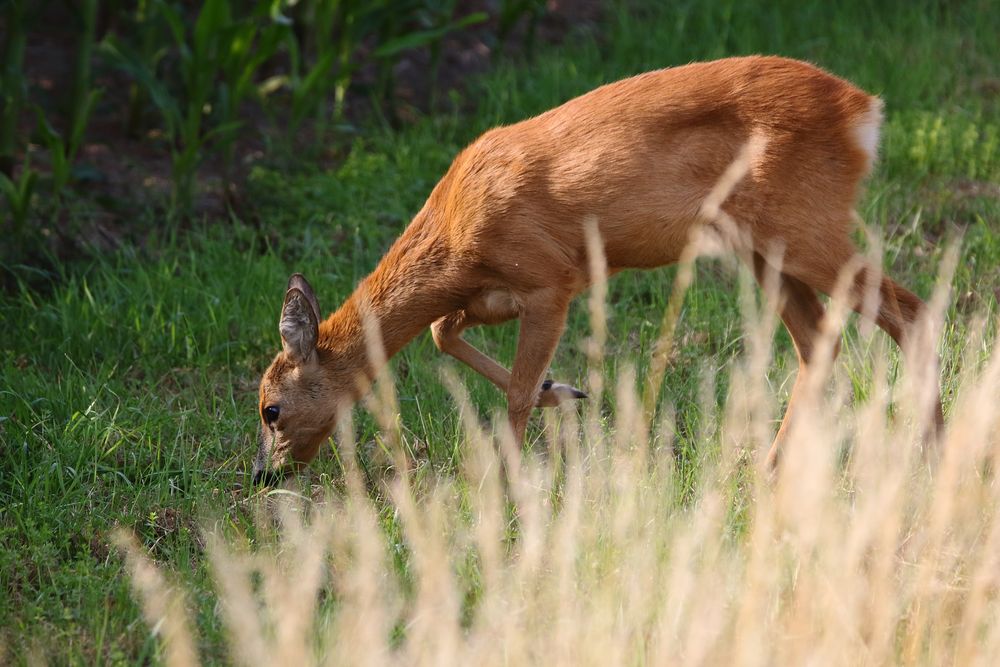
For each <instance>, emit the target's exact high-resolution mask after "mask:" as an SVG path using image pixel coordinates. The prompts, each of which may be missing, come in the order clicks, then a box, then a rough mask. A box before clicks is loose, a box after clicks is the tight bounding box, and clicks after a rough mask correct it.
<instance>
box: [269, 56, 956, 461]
mask: <svg viewBox="0 0 1000 667" xmlns="http://www.w3.org/2000/svg"><path fill="white" fill-rule="evenodd" d="M880 118H881V102H880V101H879V100H878V99H877V98H874V97H872V96H870V95H868V94H867V93H865V92H863V91H861V90H859V89H858V88H856V87H854V86H852V85H851V84H849V83H847V82H846V81H843V80H842V79H839V78H836V77H834V76H832V75H830V74H828V73H826V72H824V71H823V70H820V69H818V68H816V67H814V66H812V65H809V64H806V63H802V62H797V61H793V60H787V59H783V58H775V57H746V58H731V59H726V60H719V61H715V62H709V63H696V64H692V65H687V66H684V67H677V68H672V69H665V70H660V71H656V72H649V73H647V74H642V75H639V76H636V77H633V78H631V79H626V80H624V81H619V82H617V83H613V84H609V85H606V86H602V87H601V88H598V89H596V90H594V91H592V92H590V93H588V94H586V95H583V96H581V97H578V98H576V99H573V100H570V101H569V102H567V103H565V104H563V105H562V106H560V107H557V108H555V109H552V110H551V111H548V112H546V113H544V114H541V115H540V116H537V117H535V118H531V119H529V120H526V121H523V122H520V123H517V124H515V125H511V126H508V127H500V128H496V129H493V130H490V131H489V132H486V133H485V134H483V135H482V136H481V137H480V138H479V139H477V140H476V141H475V142H473V143H472V144H471V145H470V146H469V147H467V148H466V149H465V150H463V151H462V152H461V153H460V154H459V155H458V156H457V157H456V158H455V161H454V162H453V163H452V165H451V167H450V168H449V170H448V172H447V173H446V174H445V176H444V177H443V178H442V179H441V181H440V182H439V183H438V184H437V186H436V187H435V188H434V190H433V192H432V193H431V195H430V197H429V198H428V200H427V203H426V204H425V205H424V207H423V208H422V209H421V210H420V212H419V213H417V215H416V216H415V218H414V219H413V222H412V223H411V224H410V225H409V227H407V229H406V230H405V231H404V232H403V234H402V236H400V238H399V239H398V240H397V241H396V242H395V244H393V246H392V247H391V248H390V250H389V251H388V253H387V254H386V256H385V257H384V258H383V259H382V261H381V262H379V264H378V266H377V267H376V268H375V270H374V271H373V272H372V274H371V275H369V276H368V277H367V278H365V279H364V281H363V282H362V283H361V285H359V287H358V289H357V291H355V293H354V294H353V295H352V296H351V297H350V298H349V299H348V300H347V301H346V302H345V303H344V305H343V306H341V307H340V309H338V310H337V311H336V312H335V313H334V314H332V315H331V316H330V317H329V318H327V319H326V320H325V321H323V322H322V323H319V325H318V331H317V334H318V337H317V344H316V350H315V355H314V356H313V357H311V358H309V359H307V360H305V361H303V362H301V363H294V362H292V361H290V359H289V356H290V355H289V347H288V345H289V343H288V341H286V351H285V352H282V353H281V354H279V355H278V357H277V358H276V359H275V360H274V362H273V364H272V366H271V368H269V369H268V371H267V373H266V374H265V377H264V380H263V381H262V382H261V389H260V395H261V409H263V408H264V407H266V406H268V405H272V404H274V405H280V406H281V418H280V419H279V420H278V423H277V424H276V425H275V428H274V429H273V430H271V431H269V430H268V429H269V427H268V425H267V424H263V425H262V430H263V432H264V433H265V434H267V433H270V435H269V436H268V438H269V439H270V441H271V442H272V443H273V451H269V452H265V453H264V458H265V459H267V458H268V456H269V458H270V465H271V466H274V467H280V466H281V465H283V464H285V463H286V462H287V460H288V456H289V454H290V456H291V458H292V459H294V460H296V461H308V460H310V459H311V458H312V457H313V456H314V455H315V453H316V451H317V449H318V447H319V444H320V443H321V442H322V441H323V440H324V439H325V438H326V437H327V436H328V435H329V433H330V432H331V430H332V428H333V415H334V413H335V408H334V406H335V405H336V404H338V402H344V403H345V404H346V403H350V402H351V401H354V400H356V399H357V398H358V396H359V393H360V392H361V391H363V390H364V385H360V386H359V384H358V382H357V380H356V377H357V376H361V377H363V378H365V379H366V381H370V380H371V378H373V377H374V373H375V371H376V370H377V369H376V368H374V364H373V363H372V362H371V361H370V360H369V359H368V355H367V353H366V351H365V342H364V340H363V339H364V336H363V327H362V320H361V309H362V307H363V304H364V302H365V300H367V302H368V303H369V304H370V305H369V307H370V309H371V313H372V315H373V316H374V318H375V320H376V321H377V322H378V324H379V328H380V331H381V335H382V339H383V342H384V345H385V351H386V356H387V357H389V356H392V355H393V354H395V353H396V352H397V351H398V350H399V349H400V348H402V347H403V346H404V345H405V344H406V343H407V342H409V341H410V340H411V339H413V338H414V337H415V336H416V335H417V334H419V333H420V332H421V331H423V330H424V329H426V328H428V327H431V330H432V333H433V336H434V341H435V343H436V344H437V345H438V347H439V348H441V349H442V350H443V351H445V352H448V353H450V354H452V355H453V356H455V357H457V358H458V359H460V360H462V361H464V362H466V363H468V364H469V365H470V366H472V367H473V368H475V369H476V370H477V371H479V372H481V373H483V375H485V376H486V377H487V378H489V379H490V380H491V381H492V382H494V383H495V384H496V385H497V386H498V387H500V388H501V389H502V390H503V391H505V392H506V394H507V398H508V412H509V418H510V423H511V427H512V429H513V432H514V434H515V436H516V437H517V438H518V439H521V438H523V435H524V430H525V425H526V422H527V418H528V415H529V413H530V411H531V409H532V408H533V407H535V406H536V405H554V404H555V403H558V402H559V400H561V399H563V398H566V397H571V396H574V395H575V394H574V393H573V391H574V390H572V388H571V387H566V386H565V385H554V386H553V387H549V388H545V389H542V390H541V391H540V387H541V382H542V379H543V374H544V372H545V369H546V368H547V367H548V364H549V362H550V361H551V358H552V355H553V353H554V351H555V347H556V344H557V342H558V340H559V337H560V334H561V333H562V331H563V327H564V323H565V318H566V312H567V309H568V307H569V303H570V301H571V300H572V299H573V297H574V296H575V295H577V294H578V293H579V292H580V291H582V290H584V289H585V288H586V287H587V285H588V280H589V276H588V263H587V255H586V242H585V236H584V224H583V221H584V219H585V218H586V217H587V216H594V217H596V219H597V220H598V223H599V231H600V234H601V238H602V241H603V243H604V247H605V253H606V256H607V261H608V269H609V271H610V272H611V273H614V272H617V271H620V270H622V269H626V268H650V267H656V266H662V265H665V264H670V263H672V262H675V261H677V259H678V258H679V256H680V253H681V251H682V249H683V248H684V247H685V245H686V244H687V242H688V239H689V235H690V233H691V230H692V227H693V226H695V225H696V224H698V223H699V222H702V219H701V218H700V216H699V210H700V207H701V205H702V203H703V201H704V200H705V197H706V195H707V194H708V193H709V191H710V190H711V189H712V187H713V186H714V185H715V184H716V182H717V181H718V180H719V177H720V175H722V173H723V172H724V171H725V170H726V168H727V167H728V166H729V165H730V164H731V163H732V162H733V160H734V158H735V156H736V155H737V153H738V152H739V151H740V149H741V147H743V146H744V145H745V144H747V142H748V140H749V139H750V138H751V136H756V137H762V138H763V139H765V140H766V144H765V148H764V151H763V153H762V154H761V155H759V156H758V157H757V158H756V159H755V161H754V162H753V164H752V166H751V168H750V171H749V173H748V174H747V175H746V176H745V177H744V178H743V179H742V180H741V181H740V182H739V183H738V184H737V186H736V187H735V189H734V190H733V191H732V192H731V193H730V195H729V196H728V197H727V198H726V200H725V202H724V203H723V205H722V209H723V211H724V212H725V213H726V214H728V215H729V216H730V217H731V218H732V219H734V220H735V221H737V223H738V224H739V225H740V226H741V228H742V229H744V230H745V231H746V232H747V233H748V235H749V238H750V239H751V244H752V246H753V250H754V252H755V253H756V255H755V258H756V259H755V260H754V261H753V263H754V264H755V269H756V270H757V273H758V275H759V276H763V273H764V260H763V256H765V255H766V253H767V252H768V251H769V250H770V249H771V248H772V247H774V246H775V245H776V244H777V245H780V246H781V247H783V248H784V249H785V251H784V258H783V264H782V266H781V279H780V283H781V285H780V287H781V290H782V293H783V295H784V304H783V307H782V310H781V316H782V319H783V321H784V322H785V324H786V326H787V327H788V329H789V331H790V332H791V335H792V337H793V339H794V342H795V346H796V349H797V350H798V353H799V359H800V364H801V369H802V372H801V373H800V378H799V381H800V382H801V378H802V376H804V375H805V373H806V371H807V370H808V368H809V365H810V360H811V350H812V347H813V341H814V339H815V337H816V335H817V332H818V325H819V321H820V320H821V318H822V317H823V313H824V309H823V306H822V304H821V303H820V301H819V300H818V298H817V295H816V294H817V291H820V292H825V293H830V291H831V290H832V289H833V287H834V284H835V281H836V279H837V276H838V275H839V272H840V271H841V269H842V268H843V267H845V265H847V264H848V263H849V262H851V261H852V259H855V258H856V255H857V253H856V249H855V247H854V245H853V244H852V242H851V240H850V237H849V230H850V228H851V225H852V216H853V210H854V206H855V202H856V199H857V197H858V192H859V187H860V183H861V181H862V179H863V178H864V176H865V175H866V172H867V171H868V169H869V167H870V164H871V161H872V159H873V158H874V146H873V145H872V146H865V145H864V141H863V140H859V138H858V136H859V135H858V132H859V127H861V128H862V129H866V130H868V131H870V132H871V133H872V138H873V140H874V137H876V136H877V130H878V122H879V120H880ZM866 123H867V124H868V125H866ZM303 282H304V281H303ZM863 284H864V281H863V276H861V277H859V280H858V285H859V286H860V285H863ZM296 290H300V291H303V290H304V291H308V292H309V295H308V296H309V297H310V298H311V299H313V301H312V303H315V301H314V298H313V297H312V296H311V290H309V289H308V286H307V285H306V286H303V284H302V283H296V284H295V285H294V286H293V285H292V284H290V290H289V294H293V292H294V291H296ZM856 297H857V301H858V303H860V287H859V288H858V292H857V294H856ZM881 297H882V303H881V307H880V309H879V311H878V318H877V321H878V324H879V325H880V326H882V327H883V328H884V329H885V330H886V331H887V332H888V333H889V334H890V335H891V336H892V337H893V338H894V339H895V340H896V341H902V338H903V336H904V335H905V332H906V329H907V328H908V327H909V326H911V325H912V324H913V322H914V321H915V320H916V319H917V317H918V316H919V315H920V314H921V313H922V312H923V310H924V305H923V303H922V302H921V301H920V300H919V299H918V298H917V297H916V296H914V295H913V294H912V293H910V292H908V291H907V290H905V289H904V288H902V287H900V286H899V285H897V284H896V283H894V282H892V280H891V279H889V278H887V277H886V278H883V279H882V285H881ZM295 303H298V304H299V307H301V304H302V303H305V301H304V300H299V301H296V302H295ZM287 304H288V300H287V299H286V308H287ZM299 314H300V315H301V313H299ZM293 315H294V313H293ZM283 317H284V316H283ZM513 318H520V320H521V333H520V339H519V342H518V348H517V354H516V357H515V360H514V364H513V369H512V371H511V372H508V371H507V370H506V369H504V368H503V367H501V366H500V365H499V364H497V363H496V362H494V361H493V360H491V359H489V358H488V357H486V356H485V355H483V354H482V353H480V352H479V351H478V350H475V348H473V347H472V346H471V345H469V344H468V343H466V342H465V341H463V340H462V339H461V338H460V334H461V332H462V330H463V329H465V328H466V327H469V326H474V325H477V324H495V323H499V322H503V321H505V320H509V319H513ZM300 319H302V320H303V321H308V320H309V318H308V317H303V318H300ZM283 322H284V319H283ZM293 356H294V355H293ZM796 386H798V385H796ZM797 395H798V394H797V392H796V391H795V390H793V392H792V396H791V404H790V406H789V414H791V413H792V412H793V410H792V408H793V406H794V403H795V400H796V398H797ZM936 423H938V424H940V407H938V408H937V414H936ZM787 424H788V420H787V419H786V420H785V423H783V425H782V427H781V429H780V430H779V434H778V437H777V438H776V441H775V446H774V447H773V448H772V452H771V456H772V460H773V457H774V456H775V455H776V453H777V445H778V442H779V441H780V440H781V439H782V437H783V435H784V434H785V433H786V431H787ZM265 439H267V438H265V437H263V436H262V444H261V448H262V451H263V450H264V449H266V447H265V442H264V441H265ZM268 447H270V445H269V446H268Z"/></svg>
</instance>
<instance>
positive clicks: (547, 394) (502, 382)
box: [431, 308, 587, 408]
mask: <svg viewBox="0 0 1000 667" xmlns="http://www.w3.org/2000/svg"><path fill="white" fill-rule="evenodd" d="M516 317H518V311H517V309H516V308H514V309H512V310H510V311H505V312H498V311H496V310H494V311H491V316H490V318H489V320H488V321H484V320H483V319H482V318H480V317H476V316H475V315H473V314H470V313H469V311H467V310H456V311H455V312H453V313H450V314H448V315H446V316H444V317H442V318H441V319H439V320H437V321H436V322H434V324H432V325H431V336H432V337H433V338H434V344H435V345H437V347H438V349H439V350H441V351H442V352H444V353H445V354H449V355H451V356H452V357H454V358H455V359H458V360H459V361H461V362H462V363H464V364H466V365H467V366H469V367H470V368H472V369H473V370H475V371H476V372H478V373H479V374H480V375H482V376H483V377H485V378H486V379H487V380H489V381H490V382H492V383H493V384H494V385H496V386H497V387H498V388H499V389H500V391H502V392H504V393H505V394H506V393H507V392H508V387H509V385H510V371H508V370H507V369H506V368H504V367H503V366H501V365H500V364H498V363H497V362H496V361H494V360H493V359H492V358H490V357H489V356H487V355H486V354H483V353H482V352H480V351H479V350H478V349H476V348H475V347H474V346H473V345H471V344H470V343H469V342H467V341H466V340H464V339H463V338H462V332H463V331H464V330H465V329H467V328H469V327H472V326H476V325H479V324H499V323H501V322H505V321H507V320H511V319H514V318H516ZM586 396H587V395H586V394H585V393H584V392H582V391H580V390H579V389H577V388H576V387H572V386H570V385H568V384H561V383H558V382H552V381H551V380H546V381H545V382H543V383H542V385H541V388H540V390H539V392H538V396H537V397H536V399H535V407H540V408H541V407H554V406H556V405H559V404H560V403H562V402H563V401H566V400H571V399H575V398H586Z"/></svg>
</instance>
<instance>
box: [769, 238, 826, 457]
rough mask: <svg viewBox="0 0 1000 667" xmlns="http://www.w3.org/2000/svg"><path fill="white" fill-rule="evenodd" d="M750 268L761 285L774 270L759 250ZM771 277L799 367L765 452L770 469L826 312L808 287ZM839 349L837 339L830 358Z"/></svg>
mask: <svg viewBox="0 0 1000 667" xmlns="http://www.w3.org/2000/svg"><path fill="white" fill-rule="evenodd" d="M753 269H754V276H755V277H756V278H757V281H758V282H759V283H760V284H761V286H767V285H768V283H769V281H770V279H771V276H770V275H769V272H770V271H774V269H772V268H769V267H768V266H767V263H766V262H765V260H764V258H763V256H761V255H760V253H757V252H754V254H753ZM775 277H776V278H777V279H778V289H779V304H780V306H779V307H780V312H779V315H780V317H781V321H782V322H783V323H784V325H785V328H786V329H788V333H789V334H790V335H791V337H792V343H793V344H794V345H795V353H796V355H797V356H798V359H799V370H798V373H797V374H796V376H795V383H794V384H793V385H792V392H791V394H790V395H789V397H788V405H787V407H786V408H785V415H784V417H783V418H782V420H781V426H779V427H778V433H777V435H775V436H774V441H773V442H772V443H771V448H770V449H769V450H768V452H767V459H766V465H767V467H768V469H774V467H775V466H776V465H777V464H778V457H779V455H780V453H781V449H782V447H783V446H784V442H785V441H786V440H787V438H788V433H789V429H790V426H791V424H792V420H793V419H795V418H796V412H797V410H798V404H799V403H800V402H801V400H802V395H803V394H804V393H805V391H806V390H805V387H806V386H807V383H808V382H809V374H810V372H811V371H812V370H813V369H814V368H815V366H816V365H817V364H816V362H817V359H816V357H815V354H816V342H817V340H818V338H819V336H820V326H821V323H822V320H823V316H824V314H825V313H826V310H825V309H824V308H823V304H822V303H821V302H820V300H819V297H818V296H817V294H816V290H814V289H813V288H812V287H810V286H809V285H807V284H805V283H804V282H802V281H801V280H799V279H797V278H794V277H792V276H790V275H788V274H787V273H781V272H778V273H777V275H776V276H775ZM839 352H840V343H839V342H837V343H836V344H835V345H834V347H833V350H832V355H833V357H834V358H836V356H837V354H839Z"/></svg>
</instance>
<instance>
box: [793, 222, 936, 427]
mask: <svg viewBox="0 0 1000 667" xmlns="http://www.w3.org/2000/svg"><path fill="white" fill-rule="evenodd" d="M822 248H823V251H822V252H821V253H815V255H816V258H817V259H818V258H819V257H822V258H823V259H822V260H819V261H814V262H812V263H811V264H804V263H801V262H790V263H787V264H786V270H788V271H789V272H790V273H793V274H794V275H795V276H796V277H797V278H799V279H800V280H802V281H803V282H805V283H806V284H808V285H809V286H811V287H813V288H814V289H816V290H819V291H820V292H825V293H826V294H832V293H834V292H835V291H836V290H837V287H838V280H839V278H840V272H841V271H842V270H844V269H845V268H847V267H848V266H849V265H850V264H851V262H852V261H853V262H856V263H857V265H858V266H859V267H860V270H857V271H856V272H855V275H854V277H853V281H852V283H851V287H850V293H849V295H848V298H849V304H850V306H851V308H853V309H854V310H856V311H857V312H858V313H859V314H861V315H868V314H869V313H867V312H866V296H867V293H868V292H869V290H870V289H871V285H870V283H871V282H872V280H871V279H872V275H873V274H872V273H871V272H872V271H874V269H873V267H871V266H870V265H869V264H868V263H867V262H865V261H864V260H862V259H861V258H860V257H858V254H857V250H856V249H855V247H854V244H853V243H851V242H850V240H849V239H848V238H847V237H846V236H845V237H844V238H842V239H833V240H832V241H829V240H828V241H827V242H825V243H824V244H823V246H822ZM789 259H790V260H791V257H789ZM793 266H794V268H791V267H793ZM877 296H878V306H877V310H876V311H875V323H876V324H877V325H878V326H879V327H880V328H881V329H882V330H883V331H885V332H886V333H887V334H889V336H890V337H891V338H892V339H893V340H894V341H895V342H896V344H897V345H899V347H900V348H903V347H904V346H905V345H906V342H907V338H908V336H910V335H913V334H915V333H916V332H915V331H914V327H915V326H916V325H917V324H918V322H919V321H920V319H921V317H923V316H924V314H925V313H926V312H927V305H926V304H925V303H924V302H923V301H922V300H921V299H920V297H918V296H917V295H916V294H914V293H913V292H911V291H909V290H908V289H906V288H905V287H903V286H902V285H900V284H899V283H897V282H896V281H894V280H893V279H892V278H890V277H889V276H887V275H884V274H883V275H881V276H880V277H879V279H878V295H877ZM927 362H928V363H930V364H933V366H932V367H933V369H934V371H933V373H934V378H935V379H934V382H935V383H937V382H938V379H937V369H938V368H939V360H938V357H937V354H936V353H935V352H933V351H931V352H930V358H929V359H927ZM930 409H931V415H930V421H931V423H930V424H929V426H930V429H931V431H932V432H931V433H928V434H927V435H928V436H933V437H934V438H938V437H940V436H941V435H942V434H943V430H944V413H943V410H942V408H941V395H940V390H939V389H937V388H936V389H935V396H934V399H933V403H932V405H931V406H930Z"/></svg>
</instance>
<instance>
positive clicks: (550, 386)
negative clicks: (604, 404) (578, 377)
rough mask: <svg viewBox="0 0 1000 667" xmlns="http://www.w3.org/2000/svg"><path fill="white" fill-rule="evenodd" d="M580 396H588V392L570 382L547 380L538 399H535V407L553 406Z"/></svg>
mask: <svg viewBox="0 0 1000 667" xmlns="http://www.w3.org/2000/svg"><path fill="white" fill-rule="evenodd" d="M580 398H587V394H586V393H584V392H582V391H580V390H579V389H577V388H576V387H572V386H570V385H568V384H560V383H559V382H553V381H552V380H546V381H545V382H543V383H542V390H541V391H540V392H539V394H538V400H536V401H535V407H539V408H553V407H555V406H557V405H559V404H560V403H562V402H563V401H570V400H575V399H580Z"/></svg>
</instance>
